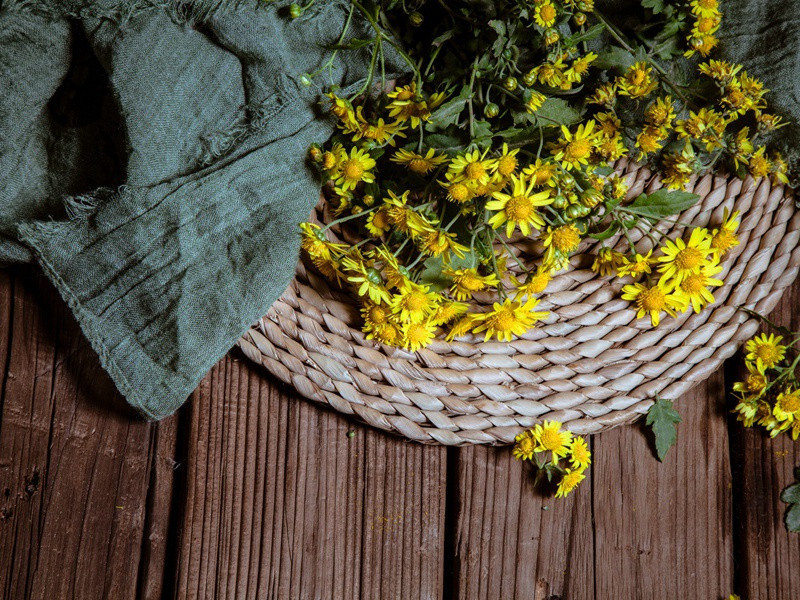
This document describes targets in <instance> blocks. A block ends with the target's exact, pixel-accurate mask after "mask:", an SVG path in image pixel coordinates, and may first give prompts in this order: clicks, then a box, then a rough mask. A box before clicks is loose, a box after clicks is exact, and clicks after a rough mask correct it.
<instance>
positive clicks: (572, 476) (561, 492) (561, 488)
mask: <svg viewBox="0 0 800 600" xmlns="http://www.w3.org/2000/svg"><path fill="white" fill-rule="evenodd" d="M584 479H586V475H584V474H583V471H576V470H574V469H567V470H566V472H565V473H564V476H563V477H562V478H561V481H560V482H559V483H558V488H556V498H566V497H567V495H569V493H570V492H572V490H574V489H575V488H576V487H578V484H579V483H580V482H581V481H583V480H584Z"/></svg>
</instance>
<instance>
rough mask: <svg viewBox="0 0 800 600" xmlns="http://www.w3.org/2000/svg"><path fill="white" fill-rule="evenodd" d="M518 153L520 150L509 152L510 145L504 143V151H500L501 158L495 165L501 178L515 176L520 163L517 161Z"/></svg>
mask: <svg viewBox="0 0 800 600" xmlns="http://www.w3.org/2000/svg"><path fill="white" fill-rule="evenodd" d="M518 152H519V148H515V149H514V150H509V149H508V144H506V143H505V142H503V149H502V150H501V151H500V156H499V157H498V158H497V159H496V161H495V163H494V167H495V170H496V171H497V174H498V175H500V176H501V177H510V176H511V175H513V174H514V172H515V171H516V170H517V166H518V165H519V161H518V160H517V153H518Z"/></svg>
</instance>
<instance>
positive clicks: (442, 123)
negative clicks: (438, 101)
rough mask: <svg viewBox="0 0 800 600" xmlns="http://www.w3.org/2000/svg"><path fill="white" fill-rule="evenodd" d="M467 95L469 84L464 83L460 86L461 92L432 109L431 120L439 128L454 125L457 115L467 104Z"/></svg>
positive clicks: (468, 95)
mask: <svg viewBox="0 0 800 600" xmlns="http://www.w3.org/2000/svg"><path fill="white" fill-rule="evenodd" d="M469 97H470V91H469V86H466V85H465V86H463V87H462V88H461V93H460V94H459V95H458V96H456V97H455V98H453V99H452V100H448V101H447V102H445V103H444V104H442V105H441V106H440V107H439V108H437V109H436V110H435V111H433V114H432V115H431V121H432V122H433V123H436V126H437V127H438V128H439V129H444V128H445V127H447V126H449V125H456V124H457V123H458V117H459V116H460V115H461V113H462V112H464V108H466V106H467V100H469Z"/></svg>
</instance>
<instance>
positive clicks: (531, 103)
mask: <svg viewBox="0 0 800 600" xmlns="http://www.w3.org/2000/svg"><path fill="white" fill-rule="evenodd" d="M545 100H547V96H545V95H544V94H542V93H541V92H537V91H536V90H530V98H528V99H527V100H526V101H525V112H527V113H528V114H531V115H532V114H534V113H536V111H537V110H539V109H540V108H542V104H544V101H545Z"/></svg>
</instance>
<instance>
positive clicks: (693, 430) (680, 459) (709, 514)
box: [594, 372, 757, 600]
mask: <svg viewBox="0 0 800 600" xmlns="http://www.w3.org/2000/svg"><path fill="white" fill-rule="evenodd" d="M723 397H724V388H723V375H722V373H721V372H720V373H717V374H715V375H714V376H713V377H711V379H709V380H708V381H707V382H706V383H704V384H700V385H698V386H697V387H696V388H694V390H693V391H691V392H689V393H688V394H686V395H685V397H683V398H678V399H675V400H676V403H675V404H676V407H677V409H678V411H679V412H680V413H681V416H682V418H683V423H681V425H679V428H678V441H677V444H676V445H675V447H674V448H672V449H671V450H670V451H669V453H668V454H667V456H666V458H665V460H664V463H663V464H661V463H658V462H657V461H656V459H655V456H654V454H653V450H652V449H651V446H650V441H649V439H648V438H646V437H645V435H644V434H643V432H642V430H641V429H640V428H639V427H635V426H627V427H620V428H618V429H613V430H611V431H608V432H606V433H603V434H601V435H598V436H596V437H595V441H594V452H595V454H594V482H595V488H594V519H595V549H596V550H595V565H596V574H597V580H596V585H597V588H596V590H597V591H596V593H597V598H637V599H643V600H646V599H650V598H652V599H654V600H655V599H658V600H661V599H663V598H727V596H728V594H730V593H731V592H732V591H733V565H732V551H733V541H732V537H733V536H732V521H731V500H730V490H731V472H730V461H729V454H728V435H727V429H726V416H725V410H724V406H723V402H722V398H723ZM753 597H754V598H755V597H757V596H753Z"/></svg>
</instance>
